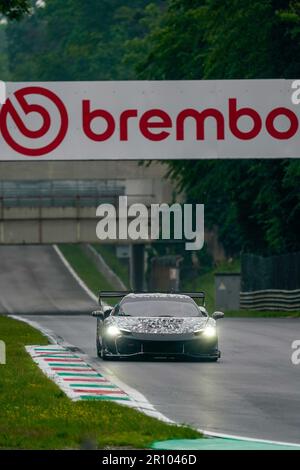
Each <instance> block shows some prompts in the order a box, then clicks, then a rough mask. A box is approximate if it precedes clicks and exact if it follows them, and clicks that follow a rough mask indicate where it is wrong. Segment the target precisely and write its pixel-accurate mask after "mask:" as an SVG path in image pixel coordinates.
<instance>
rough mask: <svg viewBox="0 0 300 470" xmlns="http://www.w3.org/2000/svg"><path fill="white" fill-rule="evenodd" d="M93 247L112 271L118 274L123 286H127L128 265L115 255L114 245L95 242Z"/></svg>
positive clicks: (128, 282)
mask: <svg viewBox="0 0 300 470" xmlns="http://www.w3.org/2000/svg"><path fill="white" fill-rule="evenodd" d="M93 247H94V248H95V250H96V251H98V253H100V255H101V256H102V258H103V259H104V261H105V262H106V263H107V264H108V266H109V267H110V268H111V269H112V270H113V271H114V273H115V274H116V275H117V276H119V278H120V279H121V281H123V283H124V284H125V286H126V287H127V288H129V286H130V279H129V272H128V267H127V266H126V265H125V264H124V263H122V261H121V260H119V259H118V258H117V257H116V247H115V246H113V245H100V244H99V243H95V244H94V245H93Z"/></svg>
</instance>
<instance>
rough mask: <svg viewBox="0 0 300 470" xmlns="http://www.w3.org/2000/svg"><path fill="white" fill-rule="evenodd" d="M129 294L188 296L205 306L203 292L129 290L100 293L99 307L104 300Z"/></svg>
mask: <svg viewBox="0 0 300 470" xmlns="http://www.w3.org/2000/svg"><path fill="white" fill-rule="evenodd" d="M128 294H178V295H187V296H188V297H191V298H192V299H201V300H202V305H203V306H204V305H205V293H204V292H203V291H200V292H175V291H158V292H146V291H134V290H128V291H100V292H99V305H102V304H101V301H102V300H104V299H109V298H111V299H112V298H122V297H125V295H128Z"/></svg>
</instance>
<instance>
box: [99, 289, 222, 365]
mask: <svg viewBox="0 0 300 470" xmlns="http://www.w3.org/2000/svg"><path fill="white" fill-rule="evenodd" d="M116 297H117V298H121V300H120V301H119V302H118V303H117V304H116V305H115V306H114V307H110V306H108V305H107V304H105V302H104V299H108V298H109V299H112V298H116ZM194 299H200V300H202V305H200V306H199V305H197V303H196V302H195V300H194ZM204 299H205V295H204V293H203V292H200V293H199V292H198V293H181V294H177V293H144V292H143V293H137V292H101V293H100V295H99V304H100V310H97V311H95V312H93V313H92V315H93V316H95V317H96V318H97V337H96V345H97V354H98V356H99V357H101V358H102V359H104V360H106V359H113V358H120V359H121V358H130V357H141V356H152V357H190V358H195V359H205V360H208V361H217V360H218V359H219V357H220V356H221V353H220V351H219V349H218V335H217V329H216V320H217V319H218V318H222V317H223V316H224V313H222V312H215V313H214V314H213V315H212V316H209V315H208V313H207V310H206V309H205V306H204V305H205V304H204Z"/></svg>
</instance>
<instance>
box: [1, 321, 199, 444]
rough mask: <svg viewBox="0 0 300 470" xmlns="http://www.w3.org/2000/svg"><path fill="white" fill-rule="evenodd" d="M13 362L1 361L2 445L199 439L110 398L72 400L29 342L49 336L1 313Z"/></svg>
mask: <svg viewBox="0 0 300 470" xmlns="http://www.w3.org/2000/svg"><path fill="white" fill-rule="evenodd" d="M0 338H1V339H2V340H4V341H5V343H6V347H7V364H6V365H0V449H78V448H82V447H84V446H85V445H86V443H90V444H92V445H93V446H95V448H105V447H123V446H124V447H133V448H148V447H149V446H150V444H151V443H152V442H153V441H155V440H167V439H173V438H174V439H179V438H187V439H190V438H192V439H193V438H199V437H201V435H200V434H199V433H198V432H197V431H195V430H192V429H191V428H188V427H183V426H174V425H168V424H166V423H163V422H161V421H158V420H156V419H154V418H150V417H148V416H146V415H143V414H142V413H140V412H138V411H135V410H133V409H130V408H128V407H125V406H121V405H118V404H116V403H110V402H92V401H90V402H83V401H81V402H72V401H71V400H70V399H69V398H67V397H66V395H65V394H64V393H63V392H62V391H61V390H60V389H59V388H58V387H57V386H56V385H55V384H54V383H53V382H52V381H50V380H49V379H48V378H47V377H45V375H44V374H43V373H42V371H41V370H40V369H39V368H38V366H37V365H36V364H35V363H34V362H33V361H32V359H31V358H30V356H29V355H28V354H27V352H26V351H25V349H24V346H25V345H30V344H39V345H44V344H47V339H46V338H45V337H44V336H43V335H42V334H41V333H39V332H38V331H36V330H34V329H33V328H31V327H30V326H28V325H27V324H25V323H22V322H19V321H16V320H13V319H11V318H7V317H5V316H0Z"/></svg>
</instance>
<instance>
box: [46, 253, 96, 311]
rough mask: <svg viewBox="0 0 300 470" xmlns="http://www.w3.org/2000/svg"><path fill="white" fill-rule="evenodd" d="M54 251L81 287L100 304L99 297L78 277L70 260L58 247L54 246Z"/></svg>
mask: <svg viewBox="0 0 300 470" xmlns="http://www.w3.org/2000/svg"><path fill="white" fill-rule="evenodd" d="M53 248H54V250H55V251H56V253H57V255H58V256H59V258H60V259H61V261H62V262H63V264H64V265H65V267H66V268H67V269H68V271H69V272H70V273H71V274H72V276H73V277H74V278H75V279H76V281H77V282H78V284H79V285H80V287H82V289H83V290H84V291H85V292H86V293H87V294H88V295H89V296H90V297H91V299H93V300H94V301H95V302H98V299H97V296H96V295H95V294H94V293H93V292H92V291H91V289H89V288H88V286H87V285H86V284H85V282H83V280H82V279H81V278H80V277H79V276H78V274H77V273H76V272H75V271H74V269H73V268H72V266H71V265H70V263H69V262H68V260H66V258H65V257H64V255H63V254H62V252H61V251H60V249H59V248H58V246H57V245H53Z"/></svg>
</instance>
